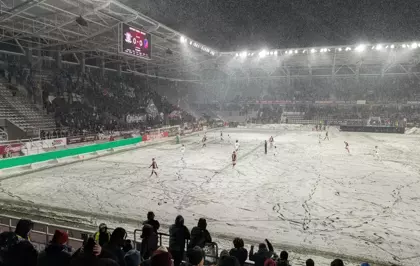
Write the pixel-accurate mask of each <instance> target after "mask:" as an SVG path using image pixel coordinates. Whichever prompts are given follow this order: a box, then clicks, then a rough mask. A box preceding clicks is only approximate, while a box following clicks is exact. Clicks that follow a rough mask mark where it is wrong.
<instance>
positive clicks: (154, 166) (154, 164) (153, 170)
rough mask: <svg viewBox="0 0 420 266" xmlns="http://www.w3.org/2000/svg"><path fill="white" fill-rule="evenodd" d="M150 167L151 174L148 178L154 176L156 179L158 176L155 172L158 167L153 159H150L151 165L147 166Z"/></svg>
mask: <svg viewBox="0 0 420 266" xmlns="http://www.w3.org/2000/svg"><path fill="white" fill-rule="evenodd" d="M150 167H152V173H151V174H150V176H152V175H153V174H155V175H156V177H158V174H157V171H156V170H157V169H159V167H158V165H157V163H156V161H155V158H153V159H152V164H151V165H150V166H149V168H150Z"/></svg>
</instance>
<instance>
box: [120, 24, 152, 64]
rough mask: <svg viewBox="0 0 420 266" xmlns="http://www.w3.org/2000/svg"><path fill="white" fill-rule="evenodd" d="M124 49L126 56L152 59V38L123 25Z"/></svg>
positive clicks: (148, 34) (147, 34)
mask: <svg viewBox="0 0 420 266" xmlns="http://www.w3.org/2000/svg"><path fill="white" fill-rule="evenodd" d="M121 37H122V47H121V51H120V52H122V53H124V54H128V55H132V56H136V57H140V58H145V59H152V36H151V35H150V33H146V32H144V31H141V30H138V29H135V28H133V27H131V26H129V25H127V24H124V23H123V24H122V36H121Z"/></svg>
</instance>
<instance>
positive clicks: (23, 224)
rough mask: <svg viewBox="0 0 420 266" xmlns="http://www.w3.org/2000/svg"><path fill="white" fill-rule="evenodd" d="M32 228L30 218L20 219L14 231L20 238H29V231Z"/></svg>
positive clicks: (32, 224)
mask: <svg viewBox="0 0 420 266" xmlns="http://www.w3.org/2000/svg"><path fill="white" fill-rule="evenodd" d="M33 228H34V223H33V222H32V221H31V220H25V219H20V220H19V222H18V223H17V225H16V229H15V233H16V235H18V236H20V237H21V238H24V239H27V240H29V233H30V232H31V230H32V229H33Z"/></svg>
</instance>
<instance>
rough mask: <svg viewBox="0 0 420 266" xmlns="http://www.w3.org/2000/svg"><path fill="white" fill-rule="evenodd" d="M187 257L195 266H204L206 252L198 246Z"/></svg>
mask: <svg viewBox="0 0 420 266" xmlns="http://www.w3.org/2000/svg"><path fill="white" fill-rule="evenodd" d="M187 257H188V260H189V262H190V263H191V264H192V265H194V266H203V265H204V252H203V250H202V249H201V248H200V247H198V246H196V247H194V248H192V249H190V250H189V251H188V254H187Z"/></svg>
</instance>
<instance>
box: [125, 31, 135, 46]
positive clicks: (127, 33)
mask: <svg viewBox="0 0 420 266" xmlns="http://www.w3.org/2000/svg"><path fill="white" fill-rule="evenodd" d="M133 41H134V42H135V41H136V39H133ZM125 42H126V43H131V33H130V32H126V33H125Z"/></svg>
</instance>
